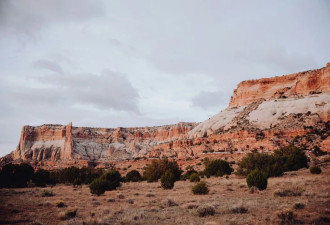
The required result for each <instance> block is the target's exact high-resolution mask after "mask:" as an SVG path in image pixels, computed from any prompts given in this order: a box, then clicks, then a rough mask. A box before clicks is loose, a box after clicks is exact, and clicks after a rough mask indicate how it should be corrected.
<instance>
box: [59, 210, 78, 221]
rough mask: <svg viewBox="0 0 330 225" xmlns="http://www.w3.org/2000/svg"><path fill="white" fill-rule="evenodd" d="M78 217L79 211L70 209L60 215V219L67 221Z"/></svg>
mask: <svg viewBox="0 0 330 225" xmlns="http://www.w3.org/2000/svg"><path fill="white" fill-rule="evenodd" d="M76 215H77V209H68V210H67V211H66V212H62V213H60V219H61V220H67V219H70V218H74V217H76Z"/></svg>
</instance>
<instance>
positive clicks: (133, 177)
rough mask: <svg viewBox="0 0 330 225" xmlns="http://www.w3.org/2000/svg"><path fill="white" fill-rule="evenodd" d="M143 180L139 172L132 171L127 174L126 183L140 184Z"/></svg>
mask: <svg viewBox="0 0 330 225" xmlns="http://www.w3.org/2000/svg"><path fill="white" fill-rule="evenodd" d="M141 180H142V176H141V174H140V173H139V171H137V170H132V171H130V172H128V173H127V174H126V181H128V182H138V181H141Z"/></svg>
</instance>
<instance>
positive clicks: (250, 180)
mask: <svg viewBox="0 0 330 225" xmlns="http://www.w3.org/2000/svg"><path fill="white" fill-rule="evenodd" d="M246 183H247V185H248V186H249V188H251V187H253V186H255V187H257V188H258V189H259V190H265V189H266V188H267V176H266V174H265V173H263V172H261V171H259V170H253V171H252V172H251V173H249V175H248V176H247V177H246Z"/></svg>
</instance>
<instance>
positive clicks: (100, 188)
mask: <svg viewBox="0 0 330 225" xmlns="http://www.w3.org/2000/svg"><path fill="white" fill-rule="evenodd" d="M108 185H109V182H108V181H107V180H105V179H101V178H97V179H95V180H94V181H93V182H92V183H91V184H90V185H89V189H90V191H91V193H92V194H96V195H98V196H100V195H101V194H103V193H104V192H105V191H106V190H107V186H108Z"/></svg>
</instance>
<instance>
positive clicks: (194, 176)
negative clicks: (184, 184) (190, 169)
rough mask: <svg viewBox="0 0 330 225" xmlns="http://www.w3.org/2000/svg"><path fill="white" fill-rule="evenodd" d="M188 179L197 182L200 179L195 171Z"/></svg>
mask: <svg viewBox="0 0 330 225" xmlns="http://www.w3.org/2000/svg"><path fill="white" fill-rule="evenodd" d="M189 180H190V182H199V181H200V180H201V179H200V178H199V175H198V174H197V173H193V174H191V175H190V178H189Z"/></svg>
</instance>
